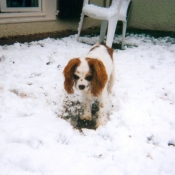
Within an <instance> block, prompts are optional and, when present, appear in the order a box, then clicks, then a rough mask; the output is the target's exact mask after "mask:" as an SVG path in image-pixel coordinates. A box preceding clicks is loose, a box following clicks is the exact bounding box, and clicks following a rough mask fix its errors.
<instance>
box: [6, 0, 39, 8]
mask: <svg viewBox="0 0 175 175" xmlns="http://www.w3.org/2000/svg"><path fill="white" fill-rule="evenodd" d="M6 5H7V7H9V8H13V7H14V8H16V7H18V8H20V7H21V8H22V7H38V6H39V3H38V0H6Z"/></svg>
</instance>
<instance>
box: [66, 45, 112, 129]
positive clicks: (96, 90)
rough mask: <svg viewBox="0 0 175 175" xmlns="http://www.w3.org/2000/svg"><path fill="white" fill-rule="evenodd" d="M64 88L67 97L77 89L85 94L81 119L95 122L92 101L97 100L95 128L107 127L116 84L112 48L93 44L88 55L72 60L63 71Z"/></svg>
mask: <svg viewBox="0 0 175 175" xmlns="http://www.w3.org/2000/svg"><path fill="white" fill-rule="evenodd" d="M63 73H64V77H65V81H64V88H65V90H66V91H67V93H68V94H72V93H74V87H75V89H77V90H80V91H81V92H82V96H83V106H84V114H83V115H82V116H80V119H81V120H84V119H85V120H92V114H91V105H90V104H91V103H90V102H91V101H92V100H93V99H94V98H98V101H99V112H98V118H97V121H96V128H97V127H98V126H99V125H104V124H105V123H106V120H107V115H108V112H109V99H108V94H109V93H110V92H111V90H112V86H113V84H114V75H115V72H114V60H113V49H112V48H110V47H108V46H107V45H105V44H96V45H94V46H93V47H92V48H91V49H90V51H89V52H88V53H87V55H86V56H83V57H80V58H73V59H71V60H70V61H69V62H68V64H67V65H66V67H65V68H64V71H63Z"/></svg>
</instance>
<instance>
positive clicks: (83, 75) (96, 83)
mask: <svg viewBox="0 0 175 175" xmlns="http://www.w3.org/2000/svg"><path fill="white" fill-rule="evenodd" d="M63 73H64V77H65V81H64V88H65V90H66V91H67V93H69V94H72V93H73V92H74V90H73V86H75V88H76V89H78V90H81V91H86V92H88V91H90V92H91V93H92V94H93V95H94V96H98V95H100V93H101V91H102V90H103V88H104V86H105V84H106V82H107V79H108V76H107V73H106V69H105V65H104V64H103V62H102V61H100V60H99V59H95V58H88V57H85V58H73V59H71V60H70V61H69V62H68V64H67V65H66V67H65V68H64V71H63Z"/></svg>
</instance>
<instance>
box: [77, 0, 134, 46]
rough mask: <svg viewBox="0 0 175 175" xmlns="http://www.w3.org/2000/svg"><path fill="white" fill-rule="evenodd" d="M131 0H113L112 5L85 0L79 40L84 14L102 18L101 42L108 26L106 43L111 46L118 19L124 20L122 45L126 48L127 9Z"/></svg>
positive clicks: (79, 28)
mask: <svg viewBox="0 0 175 175" xmlns="http://www.w3.org/2000/svg"><path fill="white" fill-rule="evenodd" d="M130 1H131V0H112V3H111V6H110V7H108V8H106V7H100V6H97V5H94V4H89V0H84V3H83V8H82V13H81V18H80V22H79V26H78V34H77V41H79V36H80V32H81V28H82V24H83V20H84V15H87V16H89V17H91V18H95V19H99V20H101V28H100V38H99V42H102V41H103V40H104V37H105V34H106V29H107V26H108V31H107V37H106V45H108V46H109V47H111V46H112V43H113V39H114V35H115V30H116V26H117V22H118V21H122V22H123V29H122V46H121V48H122V49H124V39H125V34H126V26H127V18H126V17H127V9H128V7H129V4H130Z"/></svg>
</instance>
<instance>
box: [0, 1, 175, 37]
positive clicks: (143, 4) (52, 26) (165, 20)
mask: <svg viewBox="0 0 175 175" xmlns="http://www.w3.org/2000/svg"><path fill="white" fill-rule="evenodd" d="M91 1H92V0H91ZM93 1H98V2H97V4H100V3H102V4H103V1H102V0H100V1H99V0H93ZM99 2H100V3H99ZM78 22H79V19H70V20H61V19H59V18H58V19H57V20H55V21H43V22H28V23H11V24H10V23H9V24H0V38H2V37H11V36H20V35H33V34H41V33H49V32H58V31H62V30H77V27H78ZM94 26H100V21H98V20H93V19H91V18H88V17H87V18H86V19H85V22H84V25H83V29H86V28H89V27H94ZM128 27H133V28H137V29H148V30H161V31H173V32H175V0H132V6H131V13H130V16H129V21H128Z"/></svg>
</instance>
